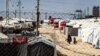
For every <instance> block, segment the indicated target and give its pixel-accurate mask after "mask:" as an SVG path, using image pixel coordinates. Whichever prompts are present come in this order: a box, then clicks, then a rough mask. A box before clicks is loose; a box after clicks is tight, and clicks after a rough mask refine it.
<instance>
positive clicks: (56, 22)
mask: <svg viewBox="0 0 100 56" xmlns="http://www.w3.org/2000/svg"><path fill="white" fill-rule="evenodd" d="M53 24H54V28H58V27H59V20H58V19H55V20H54V23H53Z"/></svg>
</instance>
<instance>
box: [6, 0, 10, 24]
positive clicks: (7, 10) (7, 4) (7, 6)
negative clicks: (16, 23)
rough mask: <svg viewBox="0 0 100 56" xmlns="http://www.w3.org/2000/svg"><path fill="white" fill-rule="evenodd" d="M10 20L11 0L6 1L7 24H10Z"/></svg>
mask: <svg viewBox="0 0 100 56" xmlns="http://www.w3.org/2000/svg"><path fill="white" fill-rule="evenodd" d="M8 20H9V0H6V24H8V22H9V21H8Z"/></svg>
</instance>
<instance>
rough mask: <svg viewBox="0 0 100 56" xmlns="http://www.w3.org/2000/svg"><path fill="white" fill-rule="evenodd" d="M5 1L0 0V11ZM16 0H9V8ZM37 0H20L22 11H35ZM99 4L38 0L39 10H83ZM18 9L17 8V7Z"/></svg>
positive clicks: (99, 0)
mask: <svg viewBox="0 0 100 56" xmlns="http://www.w3.org/2000/svg"><path fill="white" fill-rule="evenodd" d="M5 1H6V0H0V11H2V10H5ZM17 1H18V0H11V1H10V10H12V11H13V10H15V8H17V7H16V5H17ZM36 1H37V0H22V6H24V8H23V9H22V11H35V10H36V9H35V6H36ZM94 5H96V6H100V0H40V11H41V12H74V11H75V10H76V9H82V10H85V9H86V8H87V7H89V8H90V12H91V9H92V7H93V6H94ZM17 9H18V8H17Z"/></svg>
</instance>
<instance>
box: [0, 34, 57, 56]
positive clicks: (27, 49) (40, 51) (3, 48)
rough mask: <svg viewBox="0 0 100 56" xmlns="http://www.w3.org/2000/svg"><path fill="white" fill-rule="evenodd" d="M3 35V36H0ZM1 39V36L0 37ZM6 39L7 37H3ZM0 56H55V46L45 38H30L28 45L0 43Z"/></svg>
mask: <svg viewBox="0 0 100 56" xmlns="http://www.w3.org/2000/svg"><path fill="white" fill-rule="evenodd" d="M0 35H3V34H0ZM1 37H2V38H1ZM0 38H1V39H3V38H4V37H3V36H0ZM5 38H6V39H7V37H6V36H5ZM0 55H1V56H57V51H56V45H55V44H54V43H53V42H52V41H51V40H49V39H45V37H42V36H39V37H30V38H29V40H28V43H21V44H18V43H16V44H15V43H13V42H6V43H3V42H0Z"/></svg>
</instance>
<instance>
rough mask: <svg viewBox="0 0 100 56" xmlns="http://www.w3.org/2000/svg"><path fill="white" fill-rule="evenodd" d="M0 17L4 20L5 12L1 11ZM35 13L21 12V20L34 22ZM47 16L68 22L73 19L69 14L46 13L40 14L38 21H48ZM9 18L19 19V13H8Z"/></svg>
mask: <svg viewBox="0 0 100 56" xmlns="http://www.w3.org/2000/svg"><path fill="white" fill-rule="evenodd" d="M0 16H3V17H4V18H6V12H5V11H1V12H0ZM36 16H37V15H36V13H35V12H21V18H24V19H34V20H36ZM49 16H52V17H53V18H60V19H64V20H68V19H74V18H75V17H74V16H75V15H74V14H71V13H48V12H40V20H43V19H48V18H49ZM9 17H10V18H19V13H18V12H16V11H15V12H13V11H11V12H9Z"/></svg>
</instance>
